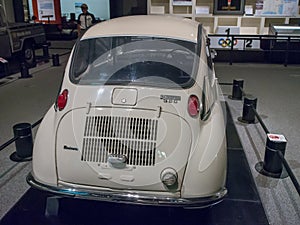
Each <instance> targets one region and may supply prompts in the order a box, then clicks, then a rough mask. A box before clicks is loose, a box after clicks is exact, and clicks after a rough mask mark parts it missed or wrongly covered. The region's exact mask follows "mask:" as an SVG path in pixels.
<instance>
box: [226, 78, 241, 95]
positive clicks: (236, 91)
mask: <svg viewBox="0 0 300 225" xmlns="http://www.w3.org/2000/svg"><path fill="white" fill-rule="evenodd" d="M243 87H244V80H242V79H239V80H236V79H234V80H233V86H232V95H231V96H229V97H230V98H231V99H233V100H242V98H243V91H242V89H243Z"/></svg>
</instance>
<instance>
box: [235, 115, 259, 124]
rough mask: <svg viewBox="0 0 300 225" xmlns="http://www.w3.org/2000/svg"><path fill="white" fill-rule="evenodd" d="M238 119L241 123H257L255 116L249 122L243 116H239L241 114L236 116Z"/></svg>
mask: <svg viewBox="0 0 300 225" xmlns="http://www.w3.org/2000/svg"><path fill="white" fill-rule="evenodd" d="M238 121H240V122H241V123H246V124H256V123H258V120H257V119H256V118H255V120H254V121H253V122H249V121H247V120H243V117H241V116H240V117H239V118H238Z"/></svg>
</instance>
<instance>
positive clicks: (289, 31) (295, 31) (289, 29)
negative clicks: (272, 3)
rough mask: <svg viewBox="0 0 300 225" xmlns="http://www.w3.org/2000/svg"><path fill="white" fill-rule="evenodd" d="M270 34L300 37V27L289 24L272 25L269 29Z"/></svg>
mask: <svg viewBox="0 0 300 225" xmlns="http://www.w3.org/2000/svg"><path fill="white" fill-rule="evenodd" d="M269 34H271V35H278V36H285V35H288V36H300V26H297V25H287V24H279V25H274V24H271V25H270V27H269Z"/></svg>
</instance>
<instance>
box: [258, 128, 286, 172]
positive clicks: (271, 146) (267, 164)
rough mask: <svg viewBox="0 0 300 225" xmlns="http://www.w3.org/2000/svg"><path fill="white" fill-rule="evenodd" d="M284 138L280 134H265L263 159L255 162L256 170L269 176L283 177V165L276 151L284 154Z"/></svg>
mask: <svg viewBox="0 0 300 225" xmlns="http://www.w3.org/2000/svg"><path fill="white" fill-rule="evenodd" d="M286 145H287V140H286V138H285V137H284V136H283V135H281V134H267V143H266V151H265V157H264V161H263V162H260V163H258V164H256V166H255V168H256V170H257V171H258V172H259V173H261V174H263V175H265V176H269V177H274V178H284V177H286V176H287V174H284V173H283V166H282V161H281V159H280V156H279V155H278V152H279V151H280V152H281V153H282V155H284V154H285V149H286Z"/></svg>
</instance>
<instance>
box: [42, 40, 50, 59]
mask: <svg viewBox="0 0 300 225" xmlns="http://www.w3.org/2000/svg"><path fill="white" fill-rule="evenodd" d="M43 57H44V62H49V46H48V45H47V44H44V45H43Z"/></svg>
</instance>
